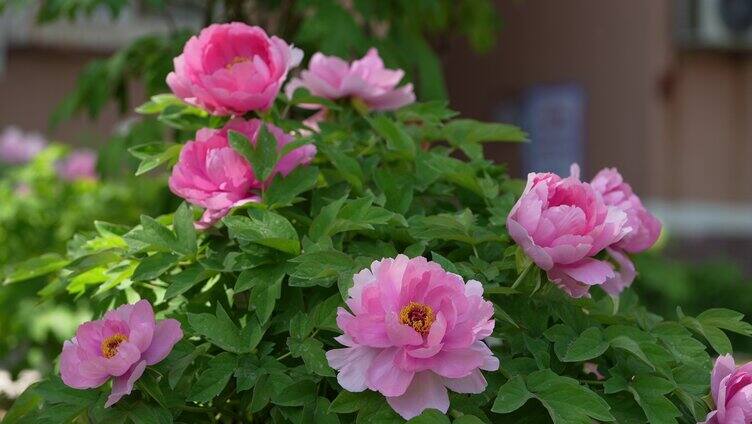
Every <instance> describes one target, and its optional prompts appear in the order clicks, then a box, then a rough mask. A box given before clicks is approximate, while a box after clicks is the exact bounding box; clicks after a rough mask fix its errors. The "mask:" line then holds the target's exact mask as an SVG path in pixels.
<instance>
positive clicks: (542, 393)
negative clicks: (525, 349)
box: [527, 370, 614, 424]
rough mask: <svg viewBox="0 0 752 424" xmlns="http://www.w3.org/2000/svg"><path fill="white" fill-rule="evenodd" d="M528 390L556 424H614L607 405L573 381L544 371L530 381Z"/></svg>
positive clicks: (536, 374)
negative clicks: (610, 423)
mask: <svg viewBox="0 0 752 424" xmlns="http://www.w3.org/2000/svg"><path fill="white" fill-rule="evenodd" d="M527 388H528V390H529V391H530V392H532V393H533V394H534V395H535V397H536V398H537V399H538V400H540V401H541V403H542V404H543V406H545V407H546V409H547V410H548V413H549V415H550V416H551V419H552V420H553V422H554V423H555V424H574V423H582V424H590V423H591V422H592V421H593V420H599V421H613V420H614V417H613V415H611V413H610V412H609V410H610V409H611V408H610V407H609V406H608V404H607V403H606V401H604V400H603V399H602V398H601V397H600V396H598V395H597V394H595V393H594V392H592V391H591V390H590V389H588V388H587V387H585V386H582V385H580V383H579V382H578V381H577V380H575V379H572V378H569V377H564V376H560V375H557V374H555V373H554V372H552V371H551V370H541V371H536V372H534V373H532V374H530V375H529V376H528V377H527Z"/></svg>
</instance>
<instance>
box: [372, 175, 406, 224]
mask: <svg viewBox="0 0 752 424" xmlns="http://www.w3.org/2000/svg"><path fill="white" fill-rule="evenodd" d="M374 181H375V182H376V185H377V186H378V187H379V189H380V190H381V191H382V192H383V193H384V196H386V204H385V205H384V206H385V207H386V208H387V209H389V210H391V211H394V212H397V213H399V214H404V213H405V212H407V210H408V209H409V208H410V204H411V203H412V201H413V191H414V190H413V182H412V179H410V178H405V175H400V174H398V173H396V172H393V171H390V170H387V169H377V170H376V173H375V175H374Z"/></svg>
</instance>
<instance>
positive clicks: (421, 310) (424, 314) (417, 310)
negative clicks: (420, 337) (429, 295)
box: [400, 302, 436, 335]
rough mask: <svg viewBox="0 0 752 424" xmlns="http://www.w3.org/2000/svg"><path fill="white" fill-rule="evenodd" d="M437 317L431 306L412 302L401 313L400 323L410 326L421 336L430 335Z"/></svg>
mask: <svg viewBox="0 0 752 424" xmlns="http://www.w3.org/2000/svg"><path fill="white" fill-rule="evenodd" d="M435 319H436V317H435V316H434V314H433V309H431V307H430V306H428V305H424V304H422V303H416V302H410V303H409V304H408V305H407V306H405V307H404V308H402V311H401V312H400V322H401V323H402V324H405V325H409V326H410V327H412V328H413V329H414V330H415V331H417V332H418V333H420V334H424V335H425V334H428V330H430V329H431V324H433V322H434V320H435Z"/></svg>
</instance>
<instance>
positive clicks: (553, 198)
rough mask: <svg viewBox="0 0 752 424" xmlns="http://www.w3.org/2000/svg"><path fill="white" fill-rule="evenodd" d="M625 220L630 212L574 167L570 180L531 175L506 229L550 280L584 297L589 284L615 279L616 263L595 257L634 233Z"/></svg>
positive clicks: (510, 215)
mask: <svg viewBox="0 0 752 424" xmlns="http://www.w3.org/2000/svg"><path fill="white" fill-rule="evenodd" d="M626 221H627V215H626V213H625V212H624V211H622V210H620V209H618V208H614V207H609V206H607V205H606V204H605V203H604V202H603V199H602V197H601V196H600V194H598V193H597V192H596V191H595V190H594V189H593V187H592V186H591V185H590V184H588V183H585V182H582V181H580V179H579V167H577V165H572V175H571V176H570V177H567V178H561V177H559V176H558V175H556V174H551V173H541V174H536V173H530V174H529V175H528V180H527V186H526V187H525V190H524V192H523V193H522V196H521V197H520V199H519V200H518V201H517V204H515V205H514V207H513V208H512V210H511V212H510V213H509V216H508V217H507V229H508V230H509V235H510V236H511V237H512V238H513V239H514V241H516V242H517V244H518V245H519V246H520V247H521V248H522V249H523V251H524V252H525V254H526V255H527V256H528V257H529V258H530V259H531V260H532V261H533V262H535V264H536V265H538V266H539V267H540V268H542V269H543V270H545V271H546V272H547V274H548V278H549V280H551V281H552V282H553V283H554V284H556V285H557V286H559V287H560V288H561V289H562V290H564V291H565V292H566V293H568V294H569V295H570V296H572V297H582V296H586V295H587V294H588V290H589V288H590V286H593V285H601V284H604V283H606V281H607V280H609V279H610V278H614V277H615V274H614V270H613V269H612V266H611V265H610V264H609V263H608V262H607V261H603V260H599V259H596V258H594V256H595V255H596V254H598V253H599V252H600V251H602V250H603V249H605V248H606V247H608V246H611V245H613V244H614V243H617V242H618V241H620V240H621V239H622V238H623V237H624V236H625V235H626V234H627V233H628V232H629V227H627V226H626V225H625V224H626Z"/></svg>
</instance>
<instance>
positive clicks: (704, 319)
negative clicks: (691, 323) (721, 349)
mask: <svg viewBox="0 0 752 424" xmlns="http://www.w3.org/2000/svg"><path fill="white" fill-rule="evenodd" d="M743 319H744V314H742V313H740V312H736V311H732V310H730V309H722V308H716V309H708V310H707V311H705V312H703V313H701V314H700V315H698V316H697V320H698V321H700V323H702V325H704V326H713V327H718V328H720V329H723V330H727V331H732V332H734V333H739V334H742V335H745V336H752V324H749V323H747V322H744V321H742V320H743Z"/></svg>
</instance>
